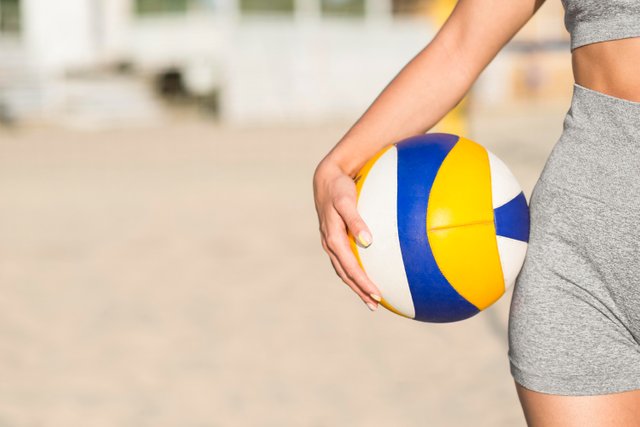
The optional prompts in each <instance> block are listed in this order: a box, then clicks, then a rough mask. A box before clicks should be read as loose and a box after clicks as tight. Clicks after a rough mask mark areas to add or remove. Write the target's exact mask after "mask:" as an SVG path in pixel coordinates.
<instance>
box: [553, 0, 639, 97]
mask: <svg viewBox="0 0 640 427" xmlns="http://www.w3.org/2000/svg"><path fill="white" fill-rule="evenodd" d="M561 2H562V5H563V7H564V10H565V16H564V23H565V27H566V29H567V31H568V32H569V33H570V35H571V52H572V67H573V74H574V79H575V82H576V83H577V84H579V85H582V86H584V87H587V88H590V89H593V90H596V91H599V92H602V93H605V94H608V95H611V96H615V97H618V98H623V99H627V100H631V101H638V102H640V72H638V71H639V70H640V0H561Z"/></svg>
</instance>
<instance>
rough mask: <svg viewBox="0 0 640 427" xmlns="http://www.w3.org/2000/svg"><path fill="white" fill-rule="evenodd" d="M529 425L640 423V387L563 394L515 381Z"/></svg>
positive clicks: (619, 426) (616, 426)
mask: <svg viewBox="0 0 640 427" xmlns="http://www.w3.org/2000/svg"><path fill="white" fill-rule="evenodd" d="M515 385H516V390H517V392H518V397H519V398H520V403H521V404H522V410H523V411H524V415H525V418H526V420H527V424H528V425H529V427H637V426H640V390H633V391H626V392H621V393H611V394H604V395H595V396H561V395H554V394H545V393H539V392H536V391H532V390H528V389H526V388H524V387H522V386H521V385H520V384H518V383H515Z"/></svg>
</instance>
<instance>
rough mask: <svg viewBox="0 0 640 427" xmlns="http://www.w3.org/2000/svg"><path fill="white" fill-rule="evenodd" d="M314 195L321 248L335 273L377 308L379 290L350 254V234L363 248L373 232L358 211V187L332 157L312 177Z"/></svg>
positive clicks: (325, 160)
mask: <svg viewBox="0 0 640 427" xmlns="http://www.w3.org/2000/svg"><path fill="white" fill-rule="evenodd" d="M313 192H314V199H315V205H316V212H317V213H318V221H319V223H320V234H321V239H322V247H323V248H324V250H325V252H326V253H327V255H329V258H330V259H331V264H333V268H334V269H335V271H336V274H337V275H338V276H339V277H340V278H341V279H342V281H343V282H344V283H346V284H347V285H348V286H349V287H350V288H351V289H352V290H353V291H354V292H355V293H356V294H358V295H359V296H360V298H361V299H362V301H364V302H365V304H367V306H368V307H369V309H371V310H372V311H373V310H375V309H376V308H377V307H378V302H379V301H380V299H381V298H380V291H379V290H378V288H377V287H376V286H375V285H374V284H373V282H371V280H370V279H369V278H368V277H367V275H366V273H365V272H364V271H363V270H362V268H361V267H360V264H359V263H358V260H357V259H356V257H355V255H354V254H353V252H352V251H351V247H350V242H349V236H348V234H347V232H349V233H351V234H352V235H353V236H356V241H357V242H358V244H359V245H360V246H362V247H365V248H366V247H368V246H369V245H371V243H372V236H371V232H370V231H369V229H368V227H367V225H366V224H365V223H364V221H363V220H362V218H361V217H360V214H359V213H358V211H357V209H356V185H355V183H354V181H353V178H352V177H350V176H349V175H348V174H346V173H345V172H344V171H343V170H342V169H341V168H340V167H339V166H338V165H337V164H336V163H335V162H333V161H332V160H331V158H330V157H325V158H324V159H323V160H322V161H321V162H320V164H319V165H318V167H317V168H316V171H315V173H314V176H313Z"/></svg>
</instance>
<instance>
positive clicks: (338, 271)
mask: <svg viewBox="0 0 640 427" xmlns="http://www.w3.org/2000/svg"><path fill="white" fill-rule="evenodd" d="M323 243H324V241H323ZM323 246H326V244H323ZM326 252H327V254H328V255H329V258H330V259H331V264H332V265H333V269H334V270H335V271H336V274H337V275H338V277H340V278H341V279H342V281H343V282H344V283H346V284H347V286H349V287H350V288H351V290H353V291H354V292H355V293H356V294H358V296H359V297H360V298H361V299H362V301H364V303H365V304H366V305H367V307H369V310H371V311H375V310H376V309H377V308H378V302H377V301H375V300H374V299H373V298H371V296H370V295H368V294H366V293H364V292H363V291H362V290H361V289H360V288H359V287H358V285H356V284H355V283H354V282H353V280H351V279H350V278H349V276H347V274H346V273H345V272H344V270H343V269H342V266H341V265H340V261H338V258H336V256H335V255H334V254H333V253H332V252H331V251H330V250H326Z"/></svg>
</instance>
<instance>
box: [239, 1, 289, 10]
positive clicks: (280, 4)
mask: <svg viewBox="0 0 640 427" xmlns="http://www.w3.org/2000/svg"><path fill="white" fill-rule="evenodd" d="M293 9H294V0H240V10H241V11H242V12H250V13H252V12H287V13H292V12H293Z"/></svg>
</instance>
